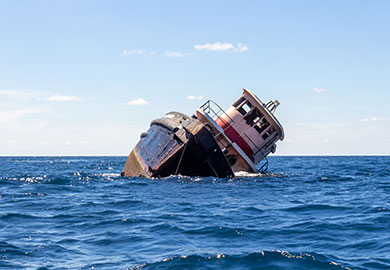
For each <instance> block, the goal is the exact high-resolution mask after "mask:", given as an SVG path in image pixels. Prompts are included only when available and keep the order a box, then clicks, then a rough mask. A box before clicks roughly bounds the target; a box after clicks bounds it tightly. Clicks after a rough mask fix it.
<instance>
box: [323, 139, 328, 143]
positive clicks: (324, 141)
mask: <svg viewBox="0 0 390 270" xmlns="http://www.w3.org/2000/svg"><path fill="white" fill-rule="evenodd" d="M322 142H323V143H328V142H330V139H324V140H322Z"/></svg>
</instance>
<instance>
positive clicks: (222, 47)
mask: <svg viewBox="0 0 390 270" xmlns="http://www.w3.org/2000/svg"><path fill="white" fill-rule="evenodd" d="M194 50H198V51H202V50H206V51H215V52H216V51H220V52H223V51H228V50H233V51H236V52H244V51H247V50H249V48H248V46H246V45H245V44H242V43H238V44H237V46H234V45H233V44H232V43H228V42H223V43H222V42H215V43H206V44H196V45H194Z"/></svg>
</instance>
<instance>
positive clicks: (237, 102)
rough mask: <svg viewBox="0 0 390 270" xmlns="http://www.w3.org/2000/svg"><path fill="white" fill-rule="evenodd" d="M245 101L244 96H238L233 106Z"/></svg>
mask: <svg viewBox="0 0 390 270" xmlns="http://www.w3.org/2000/svg"><path fill="white" fill-rule="evenodd" d="M244 101H245V98H244V97H240V98H239V99H238V100H237V101H236V102H234V104H233V106H234V107H236V108H238V107H240V105H241V104H242V103H243V102H244Z"/></svg>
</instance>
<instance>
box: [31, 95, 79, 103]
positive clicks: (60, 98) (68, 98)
mask: <svg viewBox="0 0 390 270" xmlns="http://www.w3.org/2000/svg"><path fill="white" fill-rule="evenodd" d="M38 100H39V99H38ZM42 100H44V101H53V102H72V101H81V100H83V99H82V98H81V97H76V96H60V95H53V96H50V97H44V98H42Z"/></svg>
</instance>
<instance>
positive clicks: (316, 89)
mask: <svg viewBox="0 0 390 270" xmlns="http://www.w3.org/2000/svg"><path fill="white" fill-rule="evenodd" d="M313 91H314V92H316V93H319V94H320V93H324V92H325V89H324V88H314V89H313Z"/></svg>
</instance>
